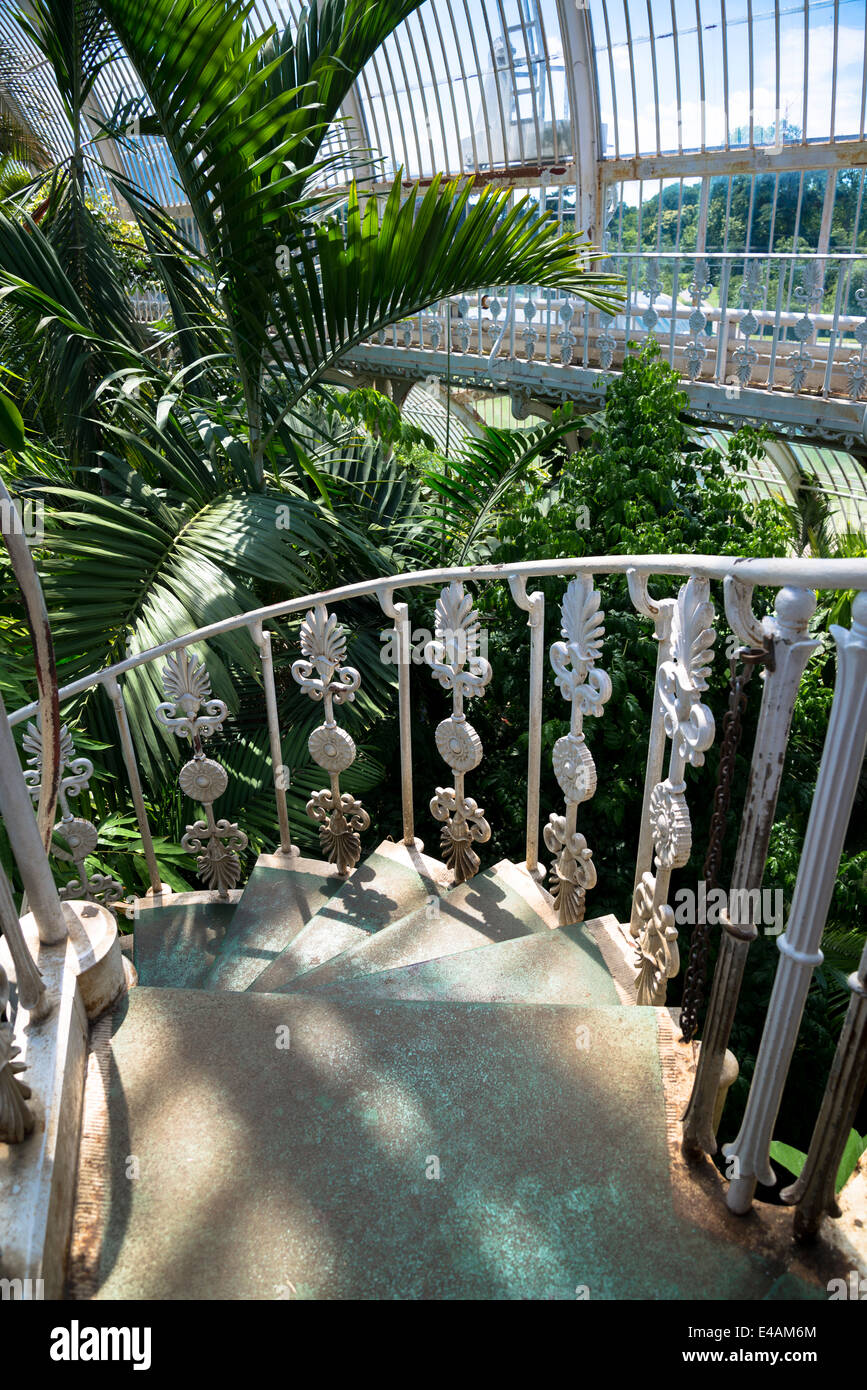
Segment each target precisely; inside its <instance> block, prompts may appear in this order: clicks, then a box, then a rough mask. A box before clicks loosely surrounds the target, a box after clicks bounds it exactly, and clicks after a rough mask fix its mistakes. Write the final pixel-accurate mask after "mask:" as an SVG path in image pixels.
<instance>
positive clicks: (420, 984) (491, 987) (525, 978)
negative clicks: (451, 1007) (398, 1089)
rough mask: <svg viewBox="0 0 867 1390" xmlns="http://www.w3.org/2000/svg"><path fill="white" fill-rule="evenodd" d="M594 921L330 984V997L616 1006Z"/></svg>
mask: <svg viewBox="0 0 867 1390" xmlns="http://www.w3.org/2000/svg"><path fill="white" fill-rule="evenodd" d="M595 925H596V924H595V923H587V924H586V925H585V924H581V925H579V926H573V927H561V928H559V929H557V930H555V931H545V932H534V933H532V934H531V935H529V936H519V937H516V938H515V939H514V940H512V941H500V942H495V943H493V944H490V943H487V944H479V945H478V946H476V948H475V949H470V950H461V949H459V950H458V952H457V953H453V954H444V955H443V956H441V957H439V958H438V959H427V960H422V961H418V962H415V963H414V964H411V965H404V966H402V967H401V968H400V969H392V970H381V971H379V972H377V973H376V974H370V975H365V976H362V977H357V976H356V977H355V978H354V979H347V980H344V981H340V982H334V983H332V984H329V985H324V986H322V987H321V988H322V989H323V991H324V992H325V993H327V994H328V996H329V998H332V997H337V996H339V997H340V998H342V999H351V1000H353V1001H357V1002H362V1001H364V1000H368V999H371V1000H372V999H417V1000H438V999H439V1000H464V1001H466V1002H470V1003H504V1004H521V1003H526V1004H569V1005H591V1004H600V1005H617V1004H619V1002H620V1000H619V997H618V994H617V990H616V989H615V987H614V981H613V980H612V978H611V976H610V974H609V973H608V969H607V967H606V965H605V961H604V960H603V958H602V953H601V952H600V950H599V947H598V946H597V944H596V942H595V940H594V939H593V936H592V934H591V933H592V930H593V927H594V926H595Z"/></svg>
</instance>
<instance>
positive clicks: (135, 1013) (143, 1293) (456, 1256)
mask: <svg viewBox="0 0 867 1390" xmlns="http://www.w3.org/2000/svg"><path fill="white" fill-rule="evenodd" d="M114 1024H115V1032H114V1036H113V1038H112V1039H111V1042H110V1044H103V1046H104V1047H105V1048H106V1051H109V1050H110V1056H107V1055H102V1056H101V1057H100V1074H101V1075H102V1076H104V1077H106V1078H107V1082H106V1087H107V1115H105V1116H103V1117H97V1119H98V1121H99V1123H98V1129H99V1134H100V1135H101V1136H102V1140H101V1142H102V1143H103V1145H104V1146H105V1147H104V1150H103V1154H102V1156H100V1154H99V1147H100V1145H99V1142H93V1143H89V1144H88V1145H87V1146H86V1147H85V1150H84V1153H83V1161H82V1170H81V1178H80V1181H81V1182H82V1183H83V1184H85V1187H86V1191H87V1192H88V1193H90V1194H92V1196H93V1201H92V1202H91V1203H90V1204H88V1206H87V1209H86V1210H85V1211H83V1213H82V1214H81V1215H80V1220H81V1221H83V1222H84V1223H85V1228H84V1229H82V1228H81V1227H80V1228H79V1230H78V1231H77V1243H78V1245H79V1248H80V1247H81V1242H82V1240H84V1241H85V1242H86V1246H87V1249H88V1250H89V1251H91V1252H93V1254H92V1256H91V1265H90V1267H89V1268H88V1269H87V1270H86V1271H85V1272H86V1274H87V1280H86V1281H85V1282H86V1284H87V1285H88V1287H87V1291H86V1292H82V1289H81V1280H82V1277H83V1276H82V1269H81V1266H80V1265H79V1267H78V1282H77V1285H76V1288H75V1289H74V1290H73V1293H75V1295H76V1296H79V1297H84V1296H89V1294H91V1293H95V1295H96V1296H97V1297H98V1298H101V1299H148V1300H165V1299H208V1300H235V1299H303V1300H310V1299H359V1300H361V1299H389V1300H392V1299H563V1300H569V1301H574V1300H575V1299H576V1297H579V1298H585V1297H589V1299H590V1300H598V1299H639V1298H641V1299H654V1300H665V1299H672V1298H689V1299H702V1298H714V1299H760V1298H763V1297H766V1296H768V1295H770V1296H774V1291H775V1290H778V1289H779V1287H780V1285H779V1282H778V1281H779V1278H780V1276H781V1275H782V1274H783V1273H784V1271H783V1270H782V1269H781V1268H779V1267H775V1266H772V1265H770V1264H769V1263H766V1262H765V1261H764V1260H763V1259H762V1258H759V1257H757V1256H756V1255H754V1254H752V1253H749V1252H747V1251H745V1250H744V1249H743V1248H742V1247H740V1246H737V1245H736V1244H735V1243H734V1241H731V1240H728V1239H727V1238H726V1239H724V1238H722V1237H720V1236H719V1235H716V1236H714V1235H711V1234H709V1233H705V1232H703V1231H700V1230H699V1229H697V1228H695V1227H693V1226H692V1225H691V1224H690V1223H689V1221H688V1220H687V1219H685V1218H684V1217H682V1216H681V1215H680V1214H679V1210H678V1209H676V1207H675V1204H674V1202H673V1200H672V1195H671V1183H670V1176H669V1159H668V1152H667V1147H666V1133H665V1122H664V1104H663V1092H662V1084H661V1071H660V1062H659V1055H658V1050H657V1022H656V1015H655V1012H654V1011H653V1010H649V1009H628V1008H622V1007H620V1008H593V1009H585V1008H562V1007H561V1008H552V1007H548V1006H542V1005H505V1004H458V1003H385V1004H382V1003H380V1004H373V1003H371V1004H355V1003H347V1002H344V1001H340V1000H334V999H330V998H327V997H326V996H324V995H322V994H320V995H317V996H315V997H314V996H304V995H300V994H298V995H279V996H275V995H267V994H257V993H254V992H252V991H247V992H245V993H240V994H235V993H210V992H205V991H201V990H171V989H149V988H146V987H144V988H138V989H134V990H132V991H131V993H130V995H129V996H128V998H127V1000H126V1001H125V1002H124V1005H123V1006H122V1008H121V1010H120V1011H119V1013H118V1015H117V1016H116V1017H115V1020H114ZM579 1036H581V1037H583V1038H584V1041H583V1042H582V1044H581V1045H580V1046H576V1038H578V1037H579ZM130 1155H134V1156H135V1159H136V1170H135V1175H134V1178H131V1176H130V1166H129V1165H130ZM80 1212H81V1209H80ZM91 1281H92V1282H91ZM786 1288H787V1292H788V1293H789V1294H790V1295H791V1296H794V1297H804V1296H811V1295H812V1293H813V1290H812V1288H811V1287H808V1286H806V1285H804V1284H802V1283H801V1282H800V1281H797V1280H794V1279H791V1280H789V1281H788V1282H787V1284H786ZM821 1296H824V1290H822V1291H821Z"/></svg>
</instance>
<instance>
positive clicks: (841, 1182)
mask: <svg viewBox="0 0 867 1390" xmlns="http://www.w3.org/2000/svg"><path fill="white" fill-rule="evenodd" d="M865 1151H867V1134H865V1135H863V1136H862V1135H860V1134H859V1133H858V1131H857V1129H853V1130H850V1131H849V1138H848V1139H847V1141H846V1147H845V1149H844V1150H843V1157H842V1158H841V1160H840V1166H839V1168H838V1169H837V1177H836V1179H835V1183H834V1191H835V1192H837V1193H839V1192H842V1191H843V1188H844V1187H845V1186H846V1184H847V1182H848V1181H849V1179H850V1178H851V1176H852V1174H853V1173H854V1172H855V1169H856V1168H857V1167H858V1161H859V1159H860V1158H861V1155H862V1154H863V1153H864V1152H865ZM771 1158H772V1159H774V1161H775V1162H777V1163H781V1164H782V1165H783V1167H784V1168H785V1169H787V1170H788V1172H790V1173H792V1174H793V1175H794V1176H795V1177H796V1178H799V1177H800V1176H801V1173H802V1172H803V1170H804V1164H805V1163H806V1162H807V1155H806V1154H805V1153H803V1152H802V1151H801V1150H800V1149H793V1148H792V1147H791V1145H790V1144H781V1143H780V1142H779V1140H777V1139H775V1140H774V1142H773V1143H772V1144H771Z"/></svg>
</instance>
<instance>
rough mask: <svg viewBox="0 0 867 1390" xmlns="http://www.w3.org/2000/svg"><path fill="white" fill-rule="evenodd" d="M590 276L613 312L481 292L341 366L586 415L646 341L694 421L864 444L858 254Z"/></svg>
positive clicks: (634, 258) (665, 258)
mask: <svg viewBox="0 0 867 1390" xmlns="http://www.w3.org/2000/svg"><path fill="white" fill-rule="evenodd" d="M595 268H597V269H600V270H607V271H611V272H612V273H616V274H618V275H620V276H622V277H623V281H624V286H625V302H624V304H623V307H622V309H620V310H619V312H618V313H616V314H614V315H607V314H603V313H600V311H599V310H597V309H594V308H592V307H591V306H589V305H588V304H587V303H586V302H585V301H584V300H582V299H579V298H578V297H573V296H568V295H565V296H564V295H563V294H562V293H561V292H559V291H555V290H548V289H544V288H541V287H538V286H525V287H523V288H520V289H511V290H508V291H505V290H502V289H496V288H491V289H487V290H479V291H478V292H477V293H476V294H473V295H457V296H455V297H454V298H453V299H449V300H442V301H440V302H439V303H436V304H433V305H431V306H430V308H428V309H426V310H423V311H422V312H421V313H419V314H416V315H414V316H413V317H411V318H406V319H402V320H400V321H399V322H397V323H395V324H393V325H392V326H391V327H390V328H384V329H381V330H380V331H379V332H378V333H376V334H375V335H374V337H373V338H371V339H369V340H368V341H367V342H365V343H362V344H360V345H359V346H358V347H356V348H354V349H352V350H350V351H349V352H348V353H347V354H346V355H345V357H344V358H343V359H342V360H341V363H340V366H341V368H345V369H347V370H350V371H354V372H357V373H358V372H361V373H372V374H373V375H374V376H389V375H392V376H394V377H396V378H400V377H406V378H408V379H410V380H421V379H423V378H425V377H426V376H428V375H440V376H442V377H443V378H446V377H448V378H449V379H450V380H451V381H452V382H453V383H456V384H458V385H462V384H463V385H467V386H472V387H475V388H478V389H482V390H485V389H486V390H491V389H493V390H495V391H502V392H506V393H508V394H509V395H510V396H511V397H512V404H513V410H514V412H515V414H516V416H518V418H521V417H522V416H523V415H525V414H526V413H527V411H528V409H529V402H530V400H531V399H532V398H533V397H534V396H535V397H537V398H539V399H550V400H556V399H572V400H579V401H582V402H583V403H584V404H585V405H590V406H598V405H599V403H600V401H601V399H602V397H601V395H600V389H599V381H598V380H596V378H599V377H600V376H601V374H604V373H607V372H609V371H619V370H621V369H622V367H623V364H624V362H625V361H626V360H627V359H628V358H629V357H632V356H634V355H635V354H636V353H637V352H639V351H640V350H641V348H642V347H643V346H644V344H645V343H646V342H647V341H648V340H649V339H653V340H654V341H655V342H657V343H658V344H659V347H660V350H661V352H662V356H663V358H664V360H665V361H667V362H668V363H669V364H670V365H671V366H672V367H674V368H675V370H676V371H677V372H678V374H679V376H680V377H681V379H682V381H683V383H684V387H685V389H687V391H688V394H689V395H690V407H691V409H692V410H693V411H694V412H696V413H698V414H700V415H701V416H702V417H707V418H709V419H726V418H729V417H732V418H736V419H738V420H758V421H761V420H763V421H765V422H766V423H768V422H770V421H776V422H778V423H779V424H781V425H783V426H786V427H797V429H798V430H799V432H802V433H804V434H806V435H808V436H815V437H816V438H821V439H830V440H834V441H838V440H839V441H840V443H842V444H843V446H844V447H850V446H851V445H852V444H853V443H855V442H857V443H859V444H862V443H863V441H864V439H865V437H867V434H865V429H867V415H865V406H864V404H863V403H864V402H865V401H867V255H858V254H857V253H840V252H834V253H827V254H825V255H818V254H816V253H814V252H811V253H809V254H798V253H797V252H777V253H774V254H767V253H753V252H751V253H748V254H745V253H743V252H739V253H720V252H711V251H685V250H684V251H677V252H675V251H623V250H616V249H614V250H611V251H609V253H608V255H607V257H606V259H605V260H603V261H598V262H596V263H595ZM133 303H134V306H135V311H136V313H137V314H138V315H139V317H141V318H142V319H144V320H146V321H154V320H155V319H157V318H160V317H165V316H166V314H168V312H169V304H168V301H167V300H166V299H165V298H164V297H161V296H160V295H159V294H158V293H156V292H154V293H151V294H149V295H148V296H146V297H145V296H139V297H138V298H137V299H134V301H133ZM756 393H758V395H756ZM769 398H771V399H773V402H774V403H773V405H769ZM818 402H821V405H818V404H817V403H818ZM810 406H815V407H816V409H818V412H819V413H818V414H816V411H815V410H813V412H812V413H811V410H810V408H809V407H810Z"/></svg>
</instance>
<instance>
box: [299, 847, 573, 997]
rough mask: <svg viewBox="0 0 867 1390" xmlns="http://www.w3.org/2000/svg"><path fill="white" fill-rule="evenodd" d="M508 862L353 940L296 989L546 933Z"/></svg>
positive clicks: (314, 986) (318, 986) (304, 979)
mask: <svg viewBox="0 0 867 1390" xmlns="http://www.w3.org/2000/svg"><path fill="white" fill-rule="evenodd" d="M507 862H508V861H506V860H503V861H501V863H500V864H495V865H494V866H493V867H492V868H490V869H487V870H486V871H485V872H484V873H483V874H477V875H476V876H475V878H472V879H469V880H468V881H467V882H466V883H461V884H458V886H457V887H456V888H453V889H452V890H451V892H449V893H448V894H447V895H446V896H445V897H443V898H441V899H438V900H437V901H435V902H432V903H425V905H424V907H422V908H419V909H417V910H416V911H415V912H411V913H408V914H407V915H406V916H405V917H403V918H401V919H400V921H397V922H394V923H392V924H391V925H390V926H387V927H384V928H383V929H382V930H381V931H379V932H377V933H376V935H375V936H365V937H364V938H362V939H360V940H358V941H357V942H354V943H353V944H352V945H351V946H350V947H349V949H348V950H344V951H342V952H341V953H340V954H339V955H335V956H333V957H332V958H331V959H330V960H328V961H326V962H325V964H324V965H321V966H319V967H318V968H317V969H315V970H310V971H308V972H307V973H305V974H304V975H303V976H302V977H301V978H300V979H299V980H298V981H297V982H296V988H298V989H304V990H308V989H311V990H312V989H319V988H322V987H324V986H326V985H330V984H332V983H334V982H335V981H341V982H348V981H351V980H356V979H362V978H364V977H366V976H368V975H372V974H374V973H376V972H379V971H382V970H395V969H399V968H400V967H402V966H406V965H411V964H413V963H415V962H418V961H427V960H435V959H436V958H437V957H438V956H450V955H454V954H455V953H456V952H458V951H471V950H473V949H475V948H477V947H479V946H488V945H490V944H491V943H492V942H494V941H507V940H510V939H511V938H512V937H516V936H526V935H527V934H528V933H531V932H538V931H546V930H548V927H547V924H546V922H545V921H544V920H543V919H542V918H541V916H540V915H539V913H538V912H537V911H536V910H535V908H534V907H532V906H530V904H528V903H527V901H526V899H525V897H524V896H523V895H521V894H519V893H517V892H516V891H515V890H514V888H513V887H512V886H511V884H510V883H509V882H507V881H506V879H505V876H504V873H503V872H502V871H503V869H504V866H505V865H506V864H507ZM528 881H529V880H528Z"/></svg>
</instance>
